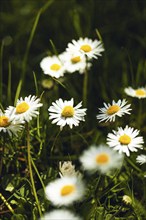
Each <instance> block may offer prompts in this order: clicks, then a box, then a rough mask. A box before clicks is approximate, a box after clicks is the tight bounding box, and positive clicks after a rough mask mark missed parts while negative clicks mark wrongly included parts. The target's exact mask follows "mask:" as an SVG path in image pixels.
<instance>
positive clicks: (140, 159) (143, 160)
mask: <svg viewBox="0 0 146 220" xmlns="http://www.w3.org/2000/svg"><path fill="white" fill-rule="evenodd" d="M136 162H137V163H139V164H140V165H142V164H144V163H146V155H144V154H141V155H138V156H137V157H136Z"/></svg>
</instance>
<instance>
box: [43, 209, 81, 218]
mask: <svg viewBox="0 0 146 220" xmlns="http://www.w3.org/2000/svg"><path fill="white" fill-rule="evenodd" d="M40 220H81V218H80V217H78V216H77V215H75V214H74V213H72V212H70V211H69V210H66V209H57V210H53V211H51V212H49V213H46V214H45V215H44V216H43V217H42V218H41V219H40Z"/></svg>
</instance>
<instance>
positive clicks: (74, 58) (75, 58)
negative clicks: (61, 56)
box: [71, 56, 81, 63]
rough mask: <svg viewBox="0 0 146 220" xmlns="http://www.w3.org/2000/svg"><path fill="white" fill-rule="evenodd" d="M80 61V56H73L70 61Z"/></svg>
mask: <svg viewBox="0 0 146 220" xmlns="http://www.w3.org/2000/svg"><path fill="white" fill-rule="evenodd" d="M80 61H81V58H80V56H77V57H73V58H72V59H71V62H72V63H78V62H80Z"/></svg>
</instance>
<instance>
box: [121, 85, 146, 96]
mask: <svg viewBox="0 0 146 220" xmlns="http://www.w3.org/2000/svg"><path fill="white" fill-rule="evenodd" d="M124 91H125V93H126V94H127V95H129V96H132V97H135V98H138V99H144V98H146V88H145V87H139V88H137V89H133V88H132V87H128V88H125V90H124Z"/></svg>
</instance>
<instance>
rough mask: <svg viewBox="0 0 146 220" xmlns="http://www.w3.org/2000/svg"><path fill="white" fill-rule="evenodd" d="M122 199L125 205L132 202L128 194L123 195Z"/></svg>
mask: <svg viewBox="0 0 146 220" xmlns="http://www.w3.org/2000/svg"><path fill="white" fill-rule="evenodd" d="M122 200H123V202H124V203H125V204H126V205H131V204H132V199H131V197H130V196H127V195H124V196H123V199H122Z"/></svg>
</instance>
